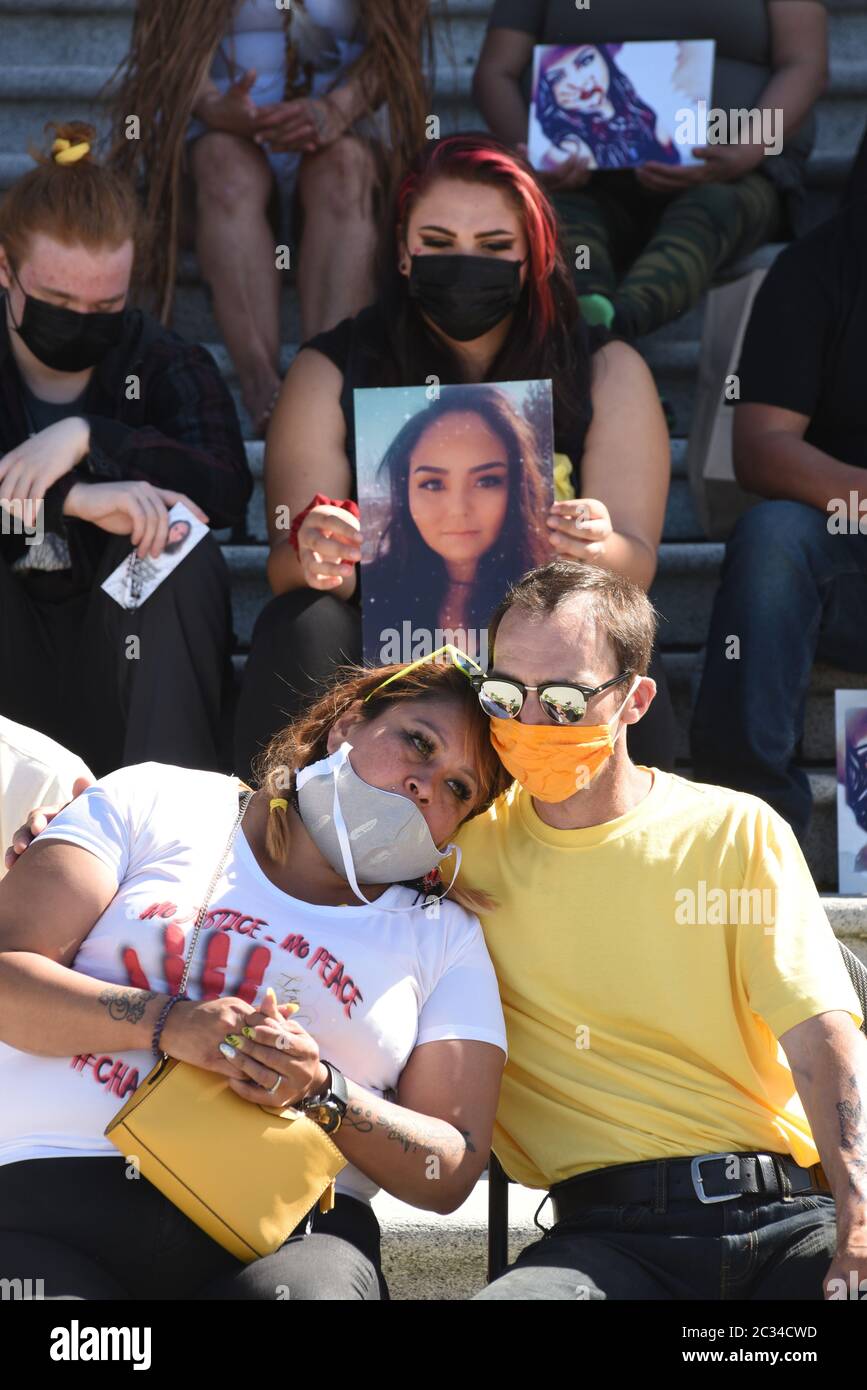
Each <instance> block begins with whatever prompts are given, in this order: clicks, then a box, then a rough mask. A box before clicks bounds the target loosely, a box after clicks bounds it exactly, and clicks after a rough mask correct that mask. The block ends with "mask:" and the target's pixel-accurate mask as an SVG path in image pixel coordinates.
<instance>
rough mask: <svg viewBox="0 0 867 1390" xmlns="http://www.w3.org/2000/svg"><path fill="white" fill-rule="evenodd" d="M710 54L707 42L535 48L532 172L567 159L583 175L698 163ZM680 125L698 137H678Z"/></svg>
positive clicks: (709, 79) (711, 49)
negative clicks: (581, 167) (580, 164)
mask: <svg viewBox="0 0 867 1390" xmlns="http://www.w3.org/2000/svg"><path fill="white" fill-rule="evenodd" d="M714 51H715V44H714V42H713V40H710V39H700V40H694V41H693V40H690V41H686V42H656V41H654V42H648V43H644V42H642V43H604V44H577V45H571V46H570V45H556V44H539V45H537V46H536V48H535V49H534V51H533V54H534V56H533V89H532V101H531V105H530V130H529V138H528V151H529V160H530V163H531V164H532V165H533V168H534V169H538V170H539V171H540V172H547V171H552V170H556V169H557V168H558V167H559V166H560V165H561V164H562V163H564V161H566V160H567V159H569V158H571V157H573V156H577V157H578V158H579V159H585V160H586V161H587V167H589V168H590V169H634V168H637V167H638V166H640V165H642V164H645V163H647V162H649V161H653V162H655V163H661V164H672V165H674V164H683V165H686V164H696V163H699V162H700V161H699V160H697V159H696V157H695V156H694V155H693V153H692V149H693V146H694V145H703V144H704V143H705V133H704V130H703V128H702V120H703V119H704V120H706V113H707V108H708V106H709V104H710V99H711V89H712V86H713V63H714ZM702 113H704V116H703V115H702ZM685 115H689V116H694V117H695V120H694V122H692V121H690V122H685V120H684V117H685ZM687 124H688V125H689V127H690V129H691V131H692V132H693V133H695V134H696V136H697V138H696V139H694V140H693V139H690V140H689V141H688V142H687V141H685V140H682V139H681V138H680V137H679V135H678V131H679V130H681V129H683V128H685V126H686V125H687Z"/></svg>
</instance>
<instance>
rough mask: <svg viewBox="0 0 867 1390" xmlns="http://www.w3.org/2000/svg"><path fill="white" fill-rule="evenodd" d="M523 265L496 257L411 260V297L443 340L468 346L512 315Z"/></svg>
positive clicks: (418, 257)
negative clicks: (444, 338)
mask: <svg viewBox="0 0 867 1390" xmlns="http://www.w3.org/2000/svg"><path fill="white" fill-rule="evenodd" d="M523 264H524V262H523V261H507V260H503V259H502V258H501V257H500V256H436V255H428V256H413V258H412V271H411V272H410V277H409V297H410V299H415V300H416V301H417V302H418V305H419V307H420V308H421V309H422V310H423V311H424V313H425V314H427V316H428V318H429V319H431V320H432V321H433V322H434V323H435V324H436V326H437V328H440V329H442V331H443V333H445V335H446V337H447V338H453V339H454V340H455V342H458V343H468V342H470V341H472V339H474V338H481V337H483V336H484V334H485V333H489V332H490V331H491V329H492V328H496V326H497V324H498V323H502V321H503V319H504V318H505V317H506V315H507V314H510V313H511V312H512V310H513V309H514V307H515V305H516V304H517V303H518V300H519V299H520V298H521V288H522V287H521V266H522V265H523Z"/></svg>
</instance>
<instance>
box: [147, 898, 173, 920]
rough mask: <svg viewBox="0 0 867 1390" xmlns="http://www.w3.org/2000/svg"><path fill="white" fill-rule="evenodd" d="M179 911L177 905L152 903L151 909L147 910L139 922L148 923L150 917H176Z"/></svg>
mask: <svg viewBox="0 0 867 1390" xmlns="http://www.w3.org/2000/svg"><path fill="white" fill-rule="evenodd" d="M177 910H178V909H177V906H176V905H175V903H152V904H151V906H150V907H148V908H145V910H144V912H143V913H142V914H141V916H140V917H139V921H140V922H146V921H147V919H148V917H174V915H175V913H176V912H177Z"/></svg>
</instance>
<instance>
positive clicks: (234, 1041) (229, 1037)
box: [225, 1033, 241, 1047]
mask: <svg viewBox="0 0 867 1390" xmlns="http://www.w3.org/2000/svg"><path fill="white" fill-rule="evenodd" d="M225 1041H226V1042H227V1043H228V1044H229V1046H230V1047H240V1046H241V1039H240V1038H239V1037H238V1034H237V1033H227V1034H226V1038H225Z"/></svg>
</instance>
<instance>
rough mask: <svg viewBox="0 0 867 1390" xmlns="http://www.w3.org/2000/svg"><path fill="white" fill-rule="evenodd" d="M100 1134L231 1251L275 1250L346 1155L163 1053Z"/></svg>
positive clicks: (322, 1193) (329, 1192) (300, 1122)
mask: <svg viewBox="0 0 867 1390" xmlns="http://www.w3.org/2000/svg"><path fill="white" fill-rule="evenodd" d="M252 797H253V793H252V792H248V793H247V794H245V795H244V796H243V797H242V798H241V804H240V807H239V811H238V816H237V819H236V821H235V824H234V826H233V828H232V833H231V835H230V836H229V841H228V844H227V845H226V849H225V852H224V854H223V858H222V859H221V861H220V864H219V866H218V868H217V871H216V873H215V874H214V877H213V879H212V880H211V885H210V887H209V889H208V893H207V897H206V899H205V902H204V903H203V904H202V906H201V908H200V909H199V914H198V917H197V919H196V924H195V927H194V929H193V933H192V939H191V942H190V948H189V951H188V953H187V959H186V963H185V966H184V973H183V977H182V979H181V983H180V986H179V989H178V994H180V995H183V994H184V993H185V990H186V985H187V979H188V976H189V971H190V966H191V964H192V960H193V955H194V953H195V949H196V943H197V941H198V938H199V933H200V931H201V928H202V923H203V922H204V920H205V916H206V915H207V911H208V907H209V904H210V900H211V896H212V894H213V892H214V888H215V887H216V884H217V882H218V880H219V877H220V874H221V873H222V872H223V868H224V866H225V863H226V860H227V859H228V857H229V852H230V850H231V847H232V843H233V841H234V838H235V835H236V833H237V831H238V828H239V826H240V824H241V821H242V820H243V818H244V813H245V811H246V809H247V807H248V806H249V804H250V801H251V800H252ZM105 1133H106V1136H107V1137H108V1138H109V1139H110V1140H111V1142H112V1143H113V1144H114V1145H116V1147H117V1148H118V1149H120V1151H121V1153H122V1154H124V1156H125V1157H126V1158H127V1159H129V1160H135V1161H136V1163H137V1166H138V1168H139V1171H140V1172H141V1173H142V1174H143V1175H144V1177H146V1178H147V1180H148V1182H151V1183H153V1185H154V1187H156V1188H158V1189H159V1190H160V1192H162V1193H163V1194H164V1196H166V1197H168V1199H169V1201H170V1202H173V1203H174V1205H175V1206H176V1207H179V1208H180V1210H181V1211H183V1212H184V1213H185V1214H186V1215H187V1216H188V1217H189V1218H190V1220H191V1221H194V1222H195V1223H196V1225H197V1226H200V1227H201V1229H202V1230H203V1231H206V1232H207V1234H208V1235H209V1236H211V1238H212V1239H213V1240H215V1241H217V1243H218V1244H219V1245H222V1246H223V1248H224V1249H225V1250H228V1251H229V1252H230V1254H232V1255H234V1256H235V1257H236V1259H238V1260H242V1261H244V1262H245V1263H249V1262H250V1261H251V1260H256V1259H259V1258H260V1257H261V1256H263V1255H270V1254H271V1253H272V1252H273V1251H274V1250H277V1249H278V1248H279V1247H280V1246H281V1245H282V1243H283V1241H284V1240H285V1239H286V1237H287V1236H288V1235H290V1234H291V1233H292V1231H294V1229H295V1227H296V1226H297V1225H298V1224H299V1223H300V1222H301V1221H302V1220H303V1219H304V1217H305V1216H306V1215H307V1214H308V1213H309V1212H310V1211H311V1209H312V1207H313V1206H314V1204H315V1203H316V1202H317V1201H318V1202H319V1210H320V1211H323V1212H325V1211H330V1210H331V1208H332V1207H333V1205H334V1179H335V1178H336V1176H337V1174H338V1173H339V1172H340V1170H341V1169H342V1168H344V1167H345V1166H346V1159H345V1158H344V1157H343V1154H342V1153H341V1152H340V1150H339V1149H338V1148H337V1145H336V1144H335V1143H334V1142H333V1140H332V1139H331V1138H330V1137H329V1136H328V1135H327V1134H326V1133H325V1131H324V1130H323V1129H321V1128H320V1127H319V1125H317V1124H316V1123H314V1121H313V1120H311V1119H308V1117H307V1116H306V1115H304V1114H302V1113H301V1111H299V1110H295V1109H293V1108H292V1107H291V1106H286V1107H284V1108H283V1109H282V1110H268V1109H266V1108H265V1107H264V1106H260V1105H252V1104H251V1103H250V1102H249V1101H245V1100H242V1099H241V1097H240V1096H237V1095H236V1094H235V1092H234V1091H232V1090H230V1089H229V1083H228V1081H227V1080H226V1078H225V1077H224V1076H220V1075H219V1074H218V1073H216V1072H211V1071H205V1070H204V1069H203V1068H201V1067H194V1066H191V1065H190V1064H189V1063H187V1062H179V1061H176V1060H174V1059H173V1058H170V1057H169V1056H168V1055H167V1054H165V1053H164V1054H163V1057H162V1059H161V1060H160V1061H159V1062H157V1064H156V1066H155V1067H154V1068H153V1070H152V1071H151V1072H149V1074H148V1075H147V1076H146V1077H145V1079H144V1081H143V1082H142V1083H141V1085H140V1086H139V1087H138V1089H137V1090H136V1092H135V1094H134V1095H132V1096H130V1098H129V1100H128V1101H127V1102H126V1103H125V1105H124V1106H123V1107H122V1108H121V1109H120V1110H119V1111H118V1113H117V1114H116V1115H115V1116H114V1118H113V1119H112V1121H111V1123H110V1124H109V1125H108V1126H107V1127H106V1130H105Z"/></svg>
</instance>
